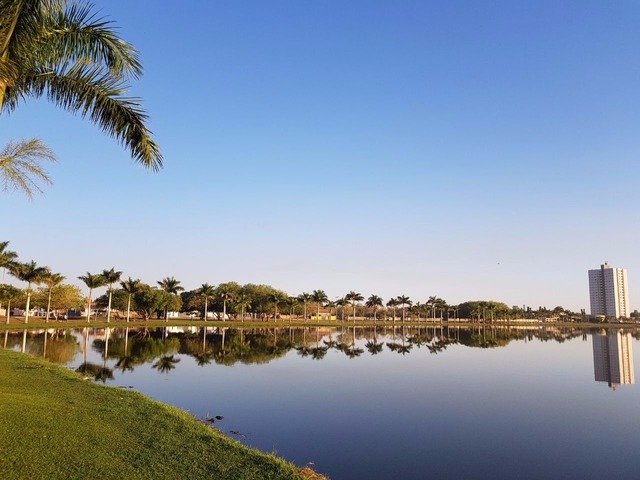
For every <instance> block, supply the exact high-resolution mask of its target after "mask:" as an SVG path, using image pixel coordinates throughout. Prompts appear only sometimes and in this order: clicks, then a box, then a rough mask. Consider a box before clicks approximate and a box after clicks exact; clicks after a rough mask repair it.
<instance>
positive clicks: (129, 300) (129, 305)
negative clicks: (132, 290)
mask: <svg viewBox="0 0 640 480" xmlns="http://www.w3.org/2000/svg"><path fill="white" fill-rule="evenodd" d="M130 316H131V294H129V298H128V299H127V322H129V317H130Z"/></svg>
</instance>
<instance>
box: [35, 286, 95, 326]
mask: <svg viewBox="0 0 640 480" xmlns="http://www.w3.org/2000/svg"><path fill="white" fill-rule="evenodd" d="M34 300H35V301H37V302H38V303H39V304H41V305H49V308H48V310H49V311H50V312H51V313H52V314H53V317H54V318H56V319H58V318H59V315H60V312H65V313H66V311H67V310H69V309H70V308H80V307H82V305H83V304H84V297H83V296H82V291H81V290H80V289H79V288H78V287H76V286H75V285H66V284H58V285H55V286H54V287H53V288H48V287H41V288H40V289H39V290H38V291H37V292H36V295H34Z"/></svg>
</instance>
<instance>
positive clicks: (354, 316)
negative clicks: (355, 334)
mask: <svg viewBox="0 0 640 480" xmlns="http://www.w3.org/2000/svg"><path fill="white" fill-rule="evenodd" d="M353 323H356V304H355V303H354V304H353Z"/></svg>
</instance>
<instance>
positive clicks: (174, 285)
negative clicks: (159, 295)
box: [158, 277, 184, 322]
mask: <svg viewBox="0 0 640 480" xmlns="http://www.w3.org/2000/svg"><path fill="white" fill-rule="evenodd" d="M158 285H160V289H162V290H163V291H165V292H167V293H168V294H169V295H177V294H178V293H180V292H182V291H183V290H184V288H182V287H181V286H180V280H176V279H175V278H173V277H165V278H163V279H162V280H159V281H158ZM164 321H165V322H168V321H169V307H166V306H165V307H164Z"/></svg>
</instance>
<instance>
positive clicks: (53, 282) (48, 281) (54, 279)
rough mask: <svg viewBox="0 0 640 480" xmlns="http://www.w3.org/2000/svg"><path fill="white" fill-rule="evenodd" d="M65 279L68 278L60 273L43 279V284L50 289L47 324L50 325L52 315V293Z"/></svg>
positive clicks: (51, 274) (50, 274)
mask: <svg viewBox="0 0 640 480" xmlns="http://www.w3.org/2000/svg"><path fill="white" fill-rule="evenodd" d="M65 278H66V277H64V276H63V275H62V274H60V273H51V272H49V274H48V275H46V276H45V277H44V278H43V279H42V283H44V284H45V285H46V286H47V287H49V297H48V299H47V319H46V323H49V315H50V313H51V292H52V291H53V288H54V287H57V286H58V285H60V284H61V283H62V282H63V281H64V279H65Z"/></svg>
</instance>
